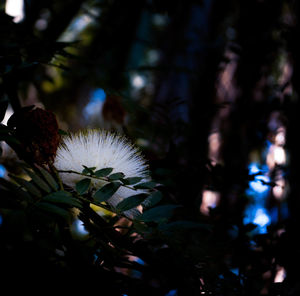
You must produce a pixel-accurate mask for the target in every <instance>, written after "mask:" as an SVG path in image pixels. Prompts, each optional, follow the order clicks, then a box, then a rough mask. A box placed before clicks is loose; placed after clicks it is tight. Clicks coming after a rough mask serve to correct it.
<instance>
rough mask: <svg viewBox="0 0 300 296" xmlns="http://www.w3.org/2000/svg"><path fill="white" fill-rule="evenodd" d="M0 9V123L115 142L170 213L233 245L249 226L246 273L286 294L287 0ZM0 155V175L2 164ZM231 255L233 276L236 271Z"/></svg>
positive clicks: (19, 4) (291, 15) (292, 237)
mask: <svg viewBox="0 0 300 296" xmlns="http://www.w3.org/2000/svg"><path fill="white" fill-rule="evenodd" d="M2 2H3V3H2V5H1V21H0V37H1V45H0V68H1V73H2V74H3V76H1V77H2V78H1V81H0V82H1V96H2V93H3V96H2V98H1V104H8V100H9V104H8V108H7V110H6V113H5V117H4V119H3V121H2V123H4V124H6V122H7V119H8V118H9V117H10V115H11V114H12V113H13V112H14V111H15V110H17V109H18V108H20V106H28V105H36V106H38V107H42V108H45V109H48V110H51V111H53V112H54V113H55V115H56V116H57V119H58V123H59V127H60V129H62V130H65V131H77V130H79V129H82V128H105V129H112V130H115V131H117V132H119V133H122V134H125V135H126V136H127V137H128V138H130V139H131V140H132V141H133V142H135V143H136V144H137V145H138V146H139V147H140V148H141V150H142V151H143V153H144V154H145V156H146V158H147V159H148V161H149V164H150V168H151V172H152V176H153V178H155V179H156V180H158V181H159V182H161V183H162V184H164V186H165V191H166V193H165V194H166V198H167V199H168V200H170V201H171V202H175V203H179V204H181V205H183V206H184V208H183V212H182V213H181V215H183V216H188V217H190V218H191V219H201V220H204V221H211V220H212V221H214V222H216V223H219V224H218V225H219V226H218V228H217V229H218V231H219V232H220V233H221V232H222V230H223V229H225V228H226V227H227V226H228V225H231V226H232V225H235V226H234V227H231V226H230V227H231V228H230V227H229V228H230V229H231V230H230V231H232V233H233V234H232V235H233V236H235V233H236V229H238V228H239V227H245V226H246V225H252V226H253V227H252V228H251V229H250V232H248V234H247V235H248V237H249V238H250V242H251V244H250V245H249V246H248V247H249V250H250V249H251V248H252V249H251V250H254V249H255V250H256V251H258V248H259V247H261V245H259V242H262V241H263V246H264V248H263V250H262V251H261V250H260V251H258V252H259V253H255V254H256V255H255V256H253V257H251V260H252V263H251V264H252V269H251V268H250V269H251V272H252V273H255V272H256V271H257V270H260V273H261V277H260V278H261V280H263V279H264V280H266V279H267V281H269V282H273V283H282V282H283V281H285V280H288V282H289V283H291V285H292V286H293V285H294V284H295V285H297V284H296V283H297V280H299V279H298V277H297V276H296V274H297V272H294V271H295V270H297V271H298V274H299V270H298V268H299V263H300V262H299V258H300V257H299V243H297V234H298V232H299V217H300V215H299V208H300V196H299V193H300V192H299V191H300V187H299V186H298V183H299V182H298V178H299V176H298V170H299V165H300V163H299V151H300V147H299V146H300V144H299V143H300V142H299V141H298V136H299V135H298V134H299V130H298V126H299V119H300V116H299V114H300V113H299V93H300V89H299V88H300V77H299V69H300V68H299V67H300V59H299V52H300V51H299V49H300V48H299V44H300V43H299V42H298V39H299V38H300V35H299V30H300V24H299V16H300V15H299V3H298V1H296V0H244V1H238V0H229V1H219V0H198V1H197V0H194V1H182V0H173V1H168V0H164V1H159V0H130V1H122V0H94V1H92V0H72V1H71V0H65V1H58V0H52V1H48V0H47V1H38V0H6V1H2ZM2 150H3V154H2V157H1V165H0V175H1V176H5V174H7V170H8V171H9V170H13V168H14V156H13V155H12V153H11V152H10V151H9V148H7V147H6V146H5V145H4V144H2ZM199 217H200V218H199ZM0 221H1V220H0ZM0 224H1V222H0ZM229 228H228V229H229ZM226 229H227V228H226ZM228 229H227V230H228ZM257 235H258V237H259V238H263V239H262V240H261V241H259V242H258V241H256V240H254V239H253V238H254V237H257ZM273 247H274V248H273ZM242 250H244V249H243V248H242V247H241V245H239V244H237V245H236V249H235V256H236V257H235V258H234V259H232V260H233V261H231V262H239V264H236V267H235V263H232V264H231V265H232V266H233V267H232V272H234V273H236V274H239V272H240V271H241V270H240V269H241V268H242V267H241V266H243V268H244V272H245V270H246V269H247V268H246V267H247V266H248V265H249V262H248V260H249V258H248V259H245V257H246V256H247V254H245V253H242ZM240 252H241V253H240ZM249 254H250V251H249ZM251 254H252V253H251ZM231 255H232V254H231ZM235 260H236V261H235ZM243 264H244V265H243ZM238 265H239V266H238ZM253 266H254V267H253ZM269 266H272V268H271V269H269ZM256 268H257V269H256ZM251 272H249V273H251ZM287 275H289V277H288V278H287V279H286V277H287ZM249 285H250V284H249ZM250 286H251V285H250ZM249 289H250V288H249ZM253 289H254V291H255V293H257V291H256V290H255V289H256V288H253ZM253 293H254V292H253ZM259 293H261V294H267V293H269V291H268V288H267V286H263V288H260V290H259ZM170 295H171V294H170ZM174 295H175V294H174ZM247 295H248V294H247ZM249 295H251V294H249ZM252 295H258V294H252ZM289 295H294V294H289ZM295 295H296V294H295Z"/></svg>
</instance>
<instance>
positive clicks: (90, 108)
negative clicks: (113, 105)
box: [83, 88, 106, 119]
mask: <svg viewBox="0 0 300 296" xmlns="http://www.w3.org/2000/svg"><path fill="white" fill-rule="evenodd" d="M105 98H106V94H105V92H104V90H103V89H102V88H98V89H96V90H95V91H94V92H93V93H92V95H91V98H90V102H89V103H88V104H87V105H86V106H85V108H84V109H83V116H84V117H85V118H86V119H88V118H89V117H90V116H92V115H96V114H99V116H100V114H101V110H102V106H103V103H104V101H105Z"/></svg>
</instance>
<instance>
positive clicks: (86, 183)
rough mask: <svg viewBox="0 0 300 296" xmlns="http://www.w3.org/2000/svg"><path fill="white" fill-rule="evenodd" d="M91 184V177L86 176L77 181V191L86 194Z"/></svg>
mask: <svg viewBox="0 0 300 296" xmlns="http://www.w3.org/2000/svg"><path fill="white" fill-rule="evenodd" d="M90 184H91V179H88V178H85V179H83V180H80V181H79V182H77V183H76V191H77V192H78V193H79V194H84V193H86V192H87V191H88V189H89V187H90Z"/></svg>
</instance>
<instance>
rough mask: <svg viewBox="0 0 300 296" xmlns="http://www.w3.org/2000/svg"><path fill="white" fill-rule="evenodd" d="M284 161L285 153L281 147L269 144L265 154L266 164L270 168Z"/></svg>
mask: <svg viewBox="0 0 300 296" xmlns="http://www.w3.org/2000/svg"><path fill="white" fill-rule="evenodd" d="M285 163H286V153H285V150H284V148H283V147H281V146H277V145H271V146H270V148H269V151H268V155H267V164H268V167H269V168H270V169H273V168H274V167H275V165H276V164H277V165H283V164H285Z"/></svg>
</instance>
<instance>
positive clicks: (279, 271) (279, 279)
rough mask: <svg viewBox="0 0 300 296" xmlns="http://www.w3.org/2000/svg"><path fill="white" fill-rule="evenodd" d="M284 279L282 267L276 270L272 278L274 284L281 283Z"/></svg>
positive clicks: (284, 273) (284, 274)
mask: <svg viewBox="0 0 300 296" xmlns="http://www.w3.org/2000/svg"><path fill="white" fill-rule="evenodd" d="M285 277H286V272H285V269H284V267H282V266H281V267H279V268H278V269H277V272H276V275H275V278H274V283H282V282H283V281H284V279H285Z"/></svg>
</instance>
